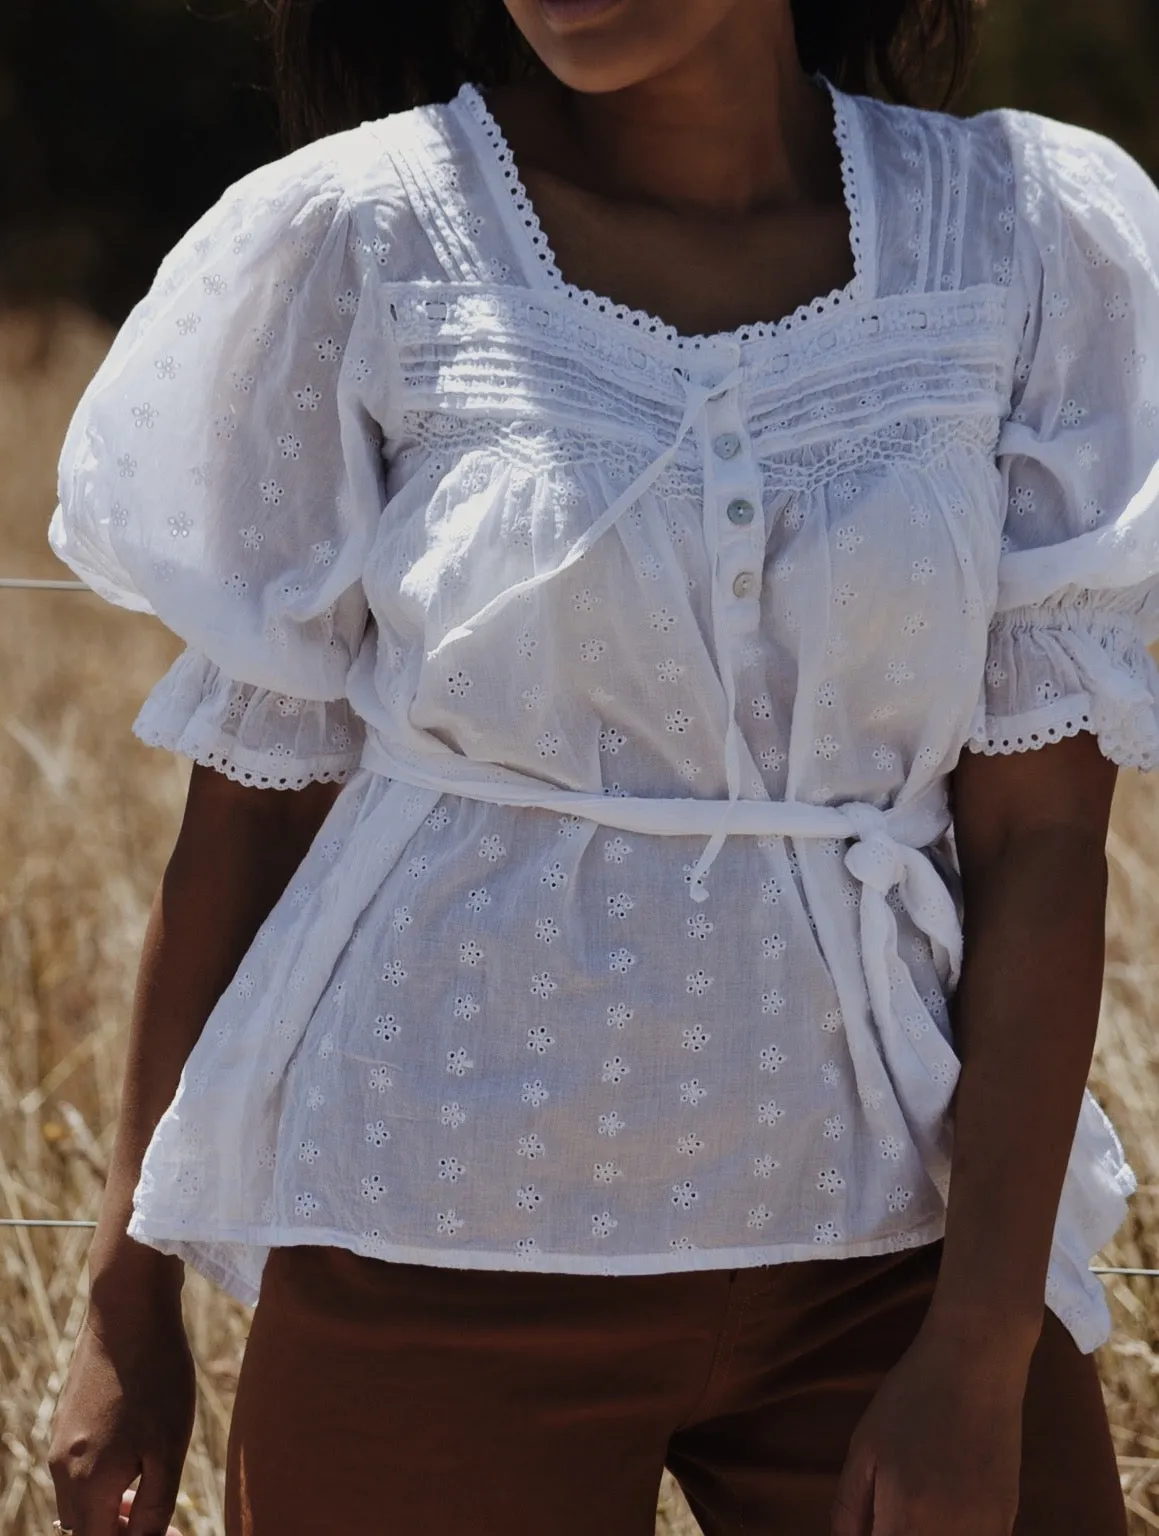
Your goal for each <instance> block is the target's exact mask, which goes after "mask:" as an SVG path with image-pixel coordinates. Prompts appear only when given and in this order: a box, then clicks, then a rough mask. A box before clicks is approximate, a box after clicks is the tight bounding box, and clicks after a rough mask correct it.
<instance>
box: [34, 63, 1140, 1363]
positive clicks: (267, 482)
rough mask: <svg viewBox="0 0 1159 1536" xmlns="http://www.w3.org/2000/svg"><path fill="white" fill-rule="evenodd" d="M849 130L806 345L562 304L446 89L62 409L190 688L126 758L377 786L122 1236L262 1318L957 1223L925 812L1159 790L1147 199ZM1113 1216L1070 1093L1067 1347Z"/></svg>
mask: <svg viewBox="0 0 1159 1536" xmlns="http://www.w3.org/2000/svg"><path fill="white" fill-rule="evenodd" d="M829 89H830V92H831V96H832V101H833V106H834V121H835V130H836V134H837V139H838V142H839V145H840V150H841V154H842V158H843V167H844V186H845V197H846V203H847V207H848V211H849V216H850V220H851V236H852V243H853V253H854V256H855V263H856V271H855V275H854V277H853V279H852V281H851V282H850V283H849V284H847V286H846V287H844V288H842V289H840V290H838V291H836V292H834V293H831V294H829V295H827V296H826V297H825V298H823V299H818V300H817V301H816V302H814V303H813V304H811V305H808V306H806V307H804V308H802V309H800V310H798V311H797V312H796V313H795V314H792V315H789V316H786V317H785V318H783V319H781V320H778V321H777V322H776V323H770V324H760V325H746V326H742V327H740V328H739V329H737V330H735V331H732V332H728V333H720V334H716V335H712V336H697V337H689V336H683V335H680V334H678V333H677V332H676V331H675V330H673V329H672V328H671V327H670V326H667V325H665V324H663V323H662V322H661V321H659V320H657V319H655V318H653V317H650V316H648V315H646V314H641V313H638V312H634V311H630V310H627V309H624V308H622V307H620V306H617V305H615V304H613V303H612V302H611V301H610V300H607V299H604V298H601V297H599V296H598V295H595V294H592V293H588V292H584V291H581V290H580V289H578V288H576V287H574V286H573V285H571V284H569V283H568V282H567V281H565V279H564V278H563V276H562V274H561V273H560V271H559V269H558V266H557V264H556V262H555V259H554V257H553V255H552V252H551V250H550V249H549V247H548V245H547V242H546V241H545V239H544V236H543V234H542V232H541V230H540V229H539V226H538V224H537V222H536V218H535V214H534V211H533V209H532V206H531V204H530V202H529V200H528V197H527V195H526V192H525V191H524V189H523V187H522V186H521V184H520V182H519V178H518V175H517V172H516V169H515V166H514V164H513V162H512V157H511V154H510V152H509V150H508V148H507V146H506V144H505V143H504V140H503V138H502V136H501V134H500V131H499V129H498V126H497V124H496V123H495V121H494V119H493V118H492V117H491V115H490V113H489V112H488V109H487V107H486V105H485V104H484V101H483V98H482V96H481V95H480V94H479V92H478V91H477V90H476V89H475V88H474V87H472V86H470V85H467V86H464V87H463V89H462V90H461V91H460V92H459V94H458V95H457V96H456V97H455V99H454V100H453V101H451V102H449V103H446V104H442V105H438V106H431V107H425V108H421V109H418V110H415V111H411V112H406V113H401V114H397V115H395V116H391V117H387V118H385V119H382V120H380V121H375V122H367V123H364V124H362V125H361V127H359V128H356V129H354V130H352V131H351V132H347V133H343V134H338V135H335V136H332V137H330V138H327V139H324V140H322V141H321V142H319V143H316V144H312V145H310V146H308V147H307V148H304V149H302V150H299V151H297V152H296V153H294V154H291V155H288V156H286V157H284V158H282V159H280V160H278V161H276V162H275V163H273V164H270V165H267V166H264V167H262V168H261V169H259V170H257V171H255V172H254V173H252V174H251V175H249V176H247V177H245V178H244V179H243V180H241V181H239V182H238V183H237V184H236V185H234V186H232V187H231V188H230V189H229V190H228V191H227V192H226V193H225V194H224V196H223V197H222V199H221V200H220V202H219V203H218V204H217V205H216V206H215V207H213V208H212V209H210V211H209V212H208V213H206V214H205V215H204V217H203V218H201V219H200V220H199V221H198V222H197V224H196V225H194V227H193V228H192V229H191V230H190V231H189V232H188V234H187V235H186V236H185V237H184V238H183V239H182V240H181V241H180V242H179V243H178V245H177V246H176V248H175V249H174V250H173V251H172V252H171V253H170V254H169V255H168V256H167V257H166V258H165V260H164V261H163V263H162V265H161V267H160V270H159V271H158V274H157V278H156V281H155V283H154V284H153V287H152V288H151V290H150V292H149V294H148V295H147V296H146V297H145V298H144V299H143V300H142V301H141V302H140V304H138V305H137V307H136V308H135V309H134V310H133V312H132V314H131V315H130V316H129V318H128V320H127V321H126V322H125V324H124V326H123V328H122V330H121V331H120V333H119V334H118V336H117V337H116V339H115V341H114V343H113V346H112V349H111V351H110V352H109V354H108V357H107V359H106V360H105V362H104V363H103V365H102V366H101V368H100V369H99V371H98V373H97V375H96V377H95V378H94V379H93V381H92V383H91V384H90V386H89V388H88V389H87V391H86V392H85V395H84V397H83V399H82V400H81V402H80V405H79V406H78V408H77V411H76V414H75V416H74V418H73V421H72V424H71V427H70V429H69V432H68V437H67V440H66V442H65V445H64V450H63V454H62V458H61V462H60V486H59V489H60V504H59V507H58V509H57V511H56V513H55V515H54V518H53V522H52V528H51V535H50V536H51V542H52V546H53V548H54V549H55V550H56V552H57V553H58V554H59V555H60V556H61V557H62V559H64V560H65V561H67V562H68V564H69V565H70V566H71V567H72V568H73V569H74V570H75V571H77V572H78V573H79V574H80V575H81V576H83V577H84V579H85V580H86V581H88V582H89V583H90V584H91V586H92V587H93V588H94V589H95V590H96V591H97V592H98V593H100V594H101V595H102V596H104V597H106V598H108V599H109V600H111V601H112V602H115V603H120V604H122V605H124V606H126V607H130V608H136V609H138V610H141V611H144V612H153V613H156V614H157V615H159V616H160V618H161V619H163V620H164V622H165V623H166V624H167V625H169V626H170V627H171V628H172V629H173V630H175V631H176V632H177V634H179V635H180V636H181V637H182V638H183V639H184V641H185V642H186V644H187V645H188V650H187V651H186V652H185V653H184V655H183V656H182V657H181V658H180V659H179V660H178V662H177V663H176V665H175V666H174V667H173V668H172V670H171V671H170V672H169V673H168V674H167V676H166V677H165V678H164V679H162V681H161V682H160V684H159V685H158V686H157V687H156V689H155V690H154V691H153V693H152V694H151V695H150V697H149V699H148V701H147V702H146V704H145V706H144V708H143V710H142V712H141V715H140V717H139V720H138V722H137V726H136V729H137V731H138V733H139V734H140V735H141V736H143V737H144V739H145V740H146V741H150V742H154V743H157V744H159V745H163V746H166V747H170V748H173V749H175V750H177V751H179V752H182V753H186V754H188V755H189V756H190V757H192V758H194V759H196V760H197V761H198V762H201V763H206V764H212V765H213V766H214V767H216V768H218V769H220V770H221V771H222V772H224V773H226V774H228V775H229V776H230V777H232V778H235V779H238V780H241V781H243V782H245V783H248V784H256V785H267V786H271V785H277V786H288V787H291V786H301V785H303V784H305V783H307V782H308V781H310V780H317V779H329V780H344V781H345V787H344V789H343V790H342V792H341V794H340V795H339V797H338V800H337V802H336V804H335V805H334V808H333V810H332V811H331V813H330V815H329V817H328V819H327V820H326V822H325V825H324V826H323V827H322V829H321V831H320V832H319V833H318V835H317V838H316V839H315V841H314V843H313V845H312V847H311V849H310V851H309V853H308V855H307V856H306V858H305V860H304V861H303V863H302V865H301V867H300V869H299V870H298V872H297V873H296V875H295V877H294V878H293V880H292V881H291V883H290V885H289V887H288V889H287V890H286V892H285V894H284V895H283V896H282V898H281V899H280V900H279V901H278V903H277V905H276V906H275V907H274V909H273V911H272V912H271V913H270V916H269V918H268V920H267V921H266V922H265V924H264V925H263V926H262V928H261V931H260V932H259V934H258V935H257V938H256V939H255V941H254V943H253V946H252V948H251V950H250V952H249V953H248V954H247V956H246V958H245V959H244V961H243V962H242V964H241V966H240V967H239V969H238V971H237V973H236V975H235V977H234V978H233V980H232V982H231V984H230V985H229V987H228V988H227V990H226V991H225V993H224V995H223V996H222V997H221V999H220V1001H219V1002H218V1004H217V1006H216V1007H215V1009H214V1010H213V1012H212V1014H211V1015H210V1017H209V1020H208V1022H207V1024H206V1026H205V1030H204V1033H203V1034H202V1036H201V1038H200V1040H199V1041H198V1043H197V1045H196V1046H195V1048H194V1050H193V1052H192V1054H191V1056H190V1058H189V1061H188V1064H187V1066H186V1068H185V1071H184V1072H183V1074H182V1077H181V1082H180V1086H179V1088H178V1091H177V1094H176V1096H175V1098H174V1100H173V1102H172V1104H171V1105H170V1107H169V1109H168V1111H167V1112H166V1114H165V1116H164V1118H163V1119H162V1121H161V1123H160V1125H159V1126H158V1128H157V1131H156V1134H155V1135H154V1137H153V1140H152V1142H151V1144H150V1147H149V1150H148V1154H147V1156H146V1159H145V1163H144V1168H143V1171H142V1175H141V1180H140V1184H139V1186H138V1188H137V1191H136V1198H135V1213H134V1215H133V1218H132V1223H131V1226H130V1229H129V1230H130V1232H131V1233H132V1235H133V1236H134V1237H136V1238H139V1239H140V1240H141V1241H143V1242H146V1243H149V1244H151V1245H153V1246H154V1247H156V1248H159V1249H161V1250H163V1251H166V1252H171V1253H177V1254H180V1255H181V1256H182V1257H183V1258H185V1259H186V1260H188V1261H189V1262H190V1263H192V1264H193V1265H194V1266H195V1267H197V1268H198V1269H201V1270H203V1271H204V1272H205V1273H207V1274H209V1275H212V1276H214V1277H215V1278H216V1279H217V1280H218V1281H220V1282H221V1283H222V1284H223V1285H224V1286H225V1287H227V1288H228V1289H229V1290H230V1291H232V1292H233V1293H234V1294H235V1295H237V1296H239V1297H241V1298H242V1299H244V1300H247V1301H252V1300H253V1299H254V1298H255V1296H256V1294H257V1291H258V1287H259V1282H260V1277H261V1273H262V1267H263V1264H264V1262H265V1258H266V1256H267V1253H268V1250H269V1248H270V1247H271V1246H272V1245H277V1244H285V1243H330V1244H338V1245H342V1246H345V1247H348V1248H352V1249H354V1250H356V1251H358V1252H361V1253H364V1254H369V1255H376V1256H379V1257H381V1258H384V1259H388V1260H390V1259H393V1260H398V1261H405V1262H418V1263H427V1264H439V1265H454V1266H461V1267H466V1268H470V1267H475V1268H484V1269H506V1268H513V1267H516V1266H526V1267H529V1268H532V1269H539V1270H544V1271H572V1272H581V1273H597V1274H610V1275H611V1274H634V1273H637V1274H638V1273H644V1272H654V1271H667V1270H688V1269H700V1268H719V1267H735V1266H741V1265H754V1264H771V1263H779V1262H782V1261H786V1260H794V1259H806V1258H815V1257H818V1256H829V1257H841V1256H844V1255H852V1254H872V1253H881V1252H886V1251H892V1250H896V1249H900V1248H905V1247H908V1246H911V1245H916V1244H920V1243H925V1242H928V1241H931V1240H933V1239H935V1238H936V1237H938V1236H939V1235H940V1233H941V1232H942V1230H943V1221H944V1213H945V1203H946V1198H947V1191H948V1186H949V1177H950V1163H951V1116H950V1114H949V1105H950V1099H951V1095H952V1094H953V1090H954V1084H955V1080H956V1077H957V1073H958V1062H957V1059H956V1057H955V1053H954V1048H953V1043H952V1038H951V1030H950V1026H949V1021H948V1015H947V1007H946V998H947V996H948V995H950V993H951V992H952V989H953V987H954V983H955V981H956V978H957V976H958V971H959V965H960V960H961V947H962V941H961V927H960V922H959V917H960V910H959V906H960V904H959V901H958V897H957V893H956V878H955V863H954V850H953V842H952V835H951V832H950V814H949V811H948V809H947V804H946V785H947V775H948V774H949V773H950V771H951V770H952V769H953V767H954V764H955V762H956V761H957V758H958V756H959V754H960V752H961V751H962V749H963V747H964V746H965V745H968V746H970V747H972V748H973V749H975V750H980V751H983V752H1013V751H1020V750H1023V749H1026V748H1031V747H1036V746H1039V745H1041V744H1042V743H1045V742H1048V741H1055V740H1058V739H1059V738H1060V737H1063V736H1068V735H1072V734H1074V733H1075V732H1077V731H1082V730H1090V731H1093V732H1094V733H1096V735H1097V737H1098V740H1099V742H1100V744H1101V746H1102V749H1103V751H1104V752H1105V753H1106V754H1107V755H1108V756H1110V757H1112V758H1114V759H1115V761H1117V762H1119V763H1124V764H1135V765H1137V766H1142V767H1150V766H1154V765H1155V764H1156V763H1159V715H1157V700H1159V683H1157V679H1156V674H1155V670H1154V667H1153V665H1152V662H1151V660H1150V657H1149V655H1148V653H1147V651H1146V649H1145V645H1146V642H1147V641H1149V640H1151V639H1153V638H1155V637H1156V636H1157V635H1159V623H1157V622H1156V615H1157V613H1159V602H1157V599H1156V597H1155V595H1154V594H1155V590H1156V589H1155V575H1156V572H1157V570H1159V507H1157V505H1156V504H1157V502H1159V475H1157V473H1156V471H1155V464H1156V460H1157V459H1159V279H1157V275H1156V270H1155V260H1156V257H1157V256H1159V193H1157V191H1156V188H1155V187H1154V186H1153V185H1152V183H1151V182H1150V181H1149V180H1148V179H1147V177H1146V176H1145V175H1144V173H1143V172H1142V171H1141V169H1140V168H1139V166H1138V165H1137V164H1136V163H1135V162H1134V161H1133V160H1132V159H1130V158H1129V157H1128V155H1127V154H1126V153H1125V152H1124V151H1123V150H1122V149H1120V148H1119V147H1117V146H1116V145H1115V144H1113V143H1111V142H1109V141H1108V140H1106V139H1103V138H1100V137H1097V136H1096V135H1094V134H1091V133H1089V132H1087V131H1084V130H1082V129H1079V128H1074V127H1069V126H1066V125H1064V124H1060V123H1056V122H1052V121H1049V120H1047V119H1044V118H1041V117H1036V116H1031V115H1027V114H1025V113H1019V112H1013V111H1001V112H992V113H987V114H984V115H981V116H978V117H974V118H971V119H969V120H965V121H963V120H959V119H955V118H952V117H949V116H943V115H940V114H936V113H930V112H923V111H917V110H911V109H907V108H902V107H898V106H889V105H883V104H881V103H879V102H876V101H873V100H871V99H869V98H866V97H859V96H852V95H849V94H846V93H842V92H841V91H838V90H835V89H833V88H832V87H830V88H829ZM1027 1112H1028V1113H1032V1106H1030V1105H1028V1106H1027ZM1132 1188H1133V1177H1132V1174H1131V1171H1130V1169H1129V1168H1128V1167H1127V1165H1126V1164H1125V1162H1124V1159H1123V1155H1122V1152H1121V1149H1120V1146H1119V1143H1118V1141H1117V1139H1116V1136H1115V1133H1114V1131H1113V1130H1112V1128H1111V1127H1110V1125H1109V1124H1108V1122H1107V1120H1106V1119H1105V1117H1104V1116H1103V1114H1102V1112H1101V1110H1100V1109H1099V1108H1098V1106H1097V1105H1096V1103H1095V1102H1094V1100H1093V1099H1092V1098H1091V1097H1090V1095H1089V1094H1088V1095H1087V1097H1086V1099H1085V1101H1084V1104H1083V1108H1082V1114H1081V1118H1080V1122H1079V1126H1078V1132H1077V1136H1076V1139H1075V1143H1074V1149H1073V1154H1072V1157H1071V1162H1070V1168H1069V1171H1068V1175H1067V1180H1066V1186H1065V1191H1064V1194H1063V1199H1062V1204H1061V1208H1060V1212H1059V1217H1058V1223H1057V1229H1056V1237H1055V1245H1054V1251H1053V1257H1052V1262H1051V1266H1050V1278H1049V1284H1048V1289H1047V1301H1048V1304H1049V1305H1050V1307H1051V1308H1052V1309H1053V1310H1054V1311H1055V1312H1056V1313H1057V1314H1058V1315H1059V1316H1060V1317H1061V1318H1062V1319H1063V1321H1064V1322H1065V1323H1066V1325H1067V1327H1068V1328H1069V1329H1070V1330H1071V1332H1072V1333H1073V1335H1074V1337H1075V1338H1076V1339H1077V1341H1078V1343H1079V1345H1080V1347H1081V1348H1082V1349H1084V1350H1089V1349H1092V1348H1093V1347H1094V1346H1095V1345H1096V1344H1098V1343H1099V1342H1101V1340H1102V1339H1103V1338H1105V1336H1106V1333H1107V1331H1108V1320H1107V1312H1106V1306H1105V1303H1104V1300H1103V1295H1102V1290H1101V1286H1100V1283H1099V1281H1098V1279H1097V1278H1095V1277H1094V1276H1092V1275H1091V1274H1090V1272H1089V1268H1088V1264H1089V1260H1090V1258H1091V1256H1092V1254H1094V1253H1096V1252H1097V1251H1098V1250H1099V1249H1100V1248H1101V1246H1102V1245H1103V1244H1104V1243H1105V1242H1106V1241H1107V1239H1108V1238H1109V1237H1110V1236H1111V1234H1112V1233H1113V1232H1114V1230H1115V1228H1116V1227H1117V1226H1118V1224H1119V1222H1120V1220H1121V1219H1122V1216H1123V1213H1124V1197H1125V1195H1126V1194H1128V1193H1129V1192H1130V1190H1131V1189H1132Z"/></svg>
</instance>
